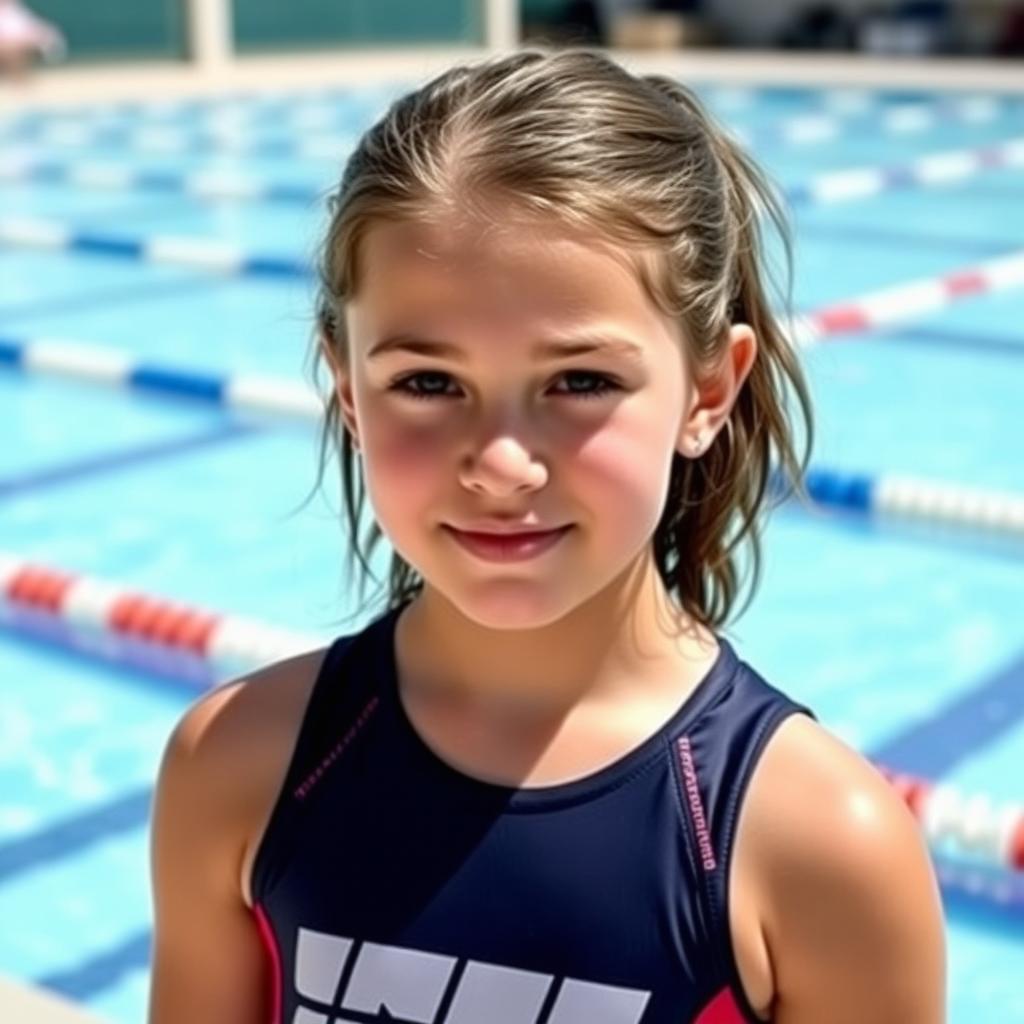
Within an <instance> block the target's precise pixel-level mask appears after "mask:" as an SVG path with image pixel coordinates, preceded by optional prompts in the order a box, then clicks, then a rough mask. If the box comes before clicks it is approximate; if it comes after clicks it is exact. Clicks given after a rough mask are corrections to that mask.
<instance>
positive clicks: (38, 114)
mask: <svg viewBox="0 0 1024 1024" xmlns="http://www.w3.org/2000/svg"><path fill="white" fill-rule="evenodd" d="M691 84H693V85H695V86H696V88H697V90H698V92H699V93H700V95H701V97H702V98H703V99H704V101H705V102H707V103H708V104H709V105H711V106H713V107H716V108H718V109H720V110H731V111H736V110H743V109H745V108H749V107H752V106H754V105H755V104H756V103H757V102H759V101H760V100H761V99H762V98H767V99H769V100H770V99H771V98H772V96H773V95H774V93H775V91H776V90H775V89H774V88H773V87H770V86H769V87H767V88H763V89H762V88H758V87H757V86H749V85H740V84H732V85H729V84H725V83H711V82H701V81H696V82H691ZM414 85H415V82H414V81H412V80H411V79H407V80H399V79H394V80H393V81H390V82H388V83H385V84H384V85H380V86H376V85H375V86H374V87H373V88H367V87H366V86H365V85H359V86H348V87H346V86H334V87H329V88H323V87H320V88H308V87H289V88H285V87H280V86H275V87H273V88H268V89H265V90H246V91H239V90H233V91H230V92H227V93H220V94H217V95H214V96H197V97H191V98H188V99H154V100H135V101H128V102H115V103H111V104H102V105H99V104H96V103H86V104H76V105H71V106H69V105H67V104H61V105H59V106H34V107H33V108H32V109H30V110H25V109H24V107H23V106H22V107H20V108H16V109H14V110H10V111H6V112H0V127H4V126H6V127H14V128H17V127H20V126H22V125H36V124H39V123H45V122H47V121H67V120H69V119H77V120H79V121H84V122H92V121H96V122H98V123H109V122H116V123H120V122H123V121H132V122H134V123H136V124H139V123H142V124H145V123H152V122H167V121H169V120H170V121H174V120H179V119H184V118H206V117H215V118H217V117H222V116H228V117H237V116H246V115H248V116H260V115H266V114H275V115H278V116H281V117H285V118H287V117H289V116H290V115H292V114H298V115H299V116H303V117H304V116H309V117H310V118H311V119H313V120H319V119H322V118H323V117H325V116H326V113H320V112H319V111H320V108H326V109H327V110H328V111H334V110H340V111H342V112H344V113H351V112H352V110H353V109H356V110H358V109H360V108H361V107H368V108H369V109H377V108H379V107H380V106H381V105H382V104H383V103H384V102H386V101H388V100H390V99H392V98H393V97H394V96H396V95H398V94H400V93H404V92H406V91H408V89H410V88H412V87H413V86H414ZM806 91H807V92H808V93H809V94H812V95H813V97H814V99H815V100H816V101H817V103H818V105H819V106H820V107H821V108H822V109H823V110H824V111H825V112H828V113H831V114H834V115H837V116H845V117H857V116H860V115H874V114H877V113H878V112H879V110H884V109H886V107H889V108H892V107H893V106H900V107H908V106H914V105H916V106H927V107H935V108H937V109H938V110H939V111H940V112H941V113H942V114H944V115H945V116H948V117H959V118H960V119H963V120H969V121H988V120H993V119H994V118H996V117H998V116H1001V114H1003V113H1004V112H1010V111H1013V110H1019V109H1020V106H1021V105H1020V101H1019V100H1018V99H1017V98H1016V95H1015V94H1013V93H1001V92H984V91H972V92H969V93H967V94H964V95H952V96H939V97H934V96H933V94H932V93H931V91H929V90H921V92H922V95H921V97H920V99H917V100H907V99H904V100H901V101H900V102H899V103H898V104H894V103H893V102H892V101H891V100H890V98H888V97H887V96H886V93H885V90H884V89H871V88H866V87H856V86H837V87H834V88H819V87H808V88H807V90H806ZM911 91H912V90H911ZM307 111H309V113H307Z"/></svg>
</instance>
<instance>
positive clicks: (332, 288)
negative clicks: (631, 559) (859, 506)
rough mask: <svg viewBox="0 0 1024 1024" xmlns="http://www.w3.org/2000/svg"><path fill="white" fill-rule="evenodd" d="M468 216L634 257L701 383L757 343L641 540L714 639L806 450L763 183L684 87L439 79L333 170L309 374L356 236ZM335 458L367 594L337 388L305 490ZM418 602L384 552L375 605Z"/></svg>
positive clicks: (343, 346) (595, 62)
mask: <svg viewBox="0 0 1024 1024" xmlns="http://www.w3.org/2000/svg"><path fill="white" fill-rule="evenodd" d="M477 199H479V200H481V201H490V202H491V208H492V209H494V208H496V205H497V206H500V204H501V203H505V204H507V205H508V208H509V209H516V210H519V211H525V212H527V213H537V214H540V215H542V216H544V217H545V218H547V219H548V220H551V219H552V218H558V219H559V220H560V221H561V222H562V223H564V224H566V225H567V226H572V227H575V228H583V229H585V230H589V231H591V232H597V233H599V234H600V235H601V236H602V237H604V238H607V239H608V240H610V241H613V242H615V243H618V244H622V245H625V246H629V247H636V248H637V249H638V250H639V249H646V250H650V249H651V248H652V247H653V249H654V251H656V252H657V253H658V254H659V258H658V259H657V260H656V261H655V262H656V265H657V266H656V269H653V270H651V271H650V272H644V271H643V270H642V269H641V270H640V274H641V277H642V279H643V283H644V285H645V286H646V288H647V289H648V291H649V293H650V295H651V297H652V299H653V300H654V301H655V302H656V303H657V305H658V306H659V307H660V308H661V309H662V310H664V311H665V312H666V313H667V314H669V315H671V316H673V317H677V318H678V319H679V321H680V323H681V325H682V327H683V329H684V337H686V338H687V339H688V346H687V347H688V349H689V351H688V352H686V353H685V355H686V358H687V361H688V363H689V365H690V367H691V369H692V372H694V373H695V374H697V375H698V378H699V377H700V376H701V375H702V374H707V373H709V372H710V371H711V369H712V368H713V367H715V366H717V365H719V364H720V362H721V360H722V359H723V358H724V356H725V348H726V344H727V339H728V332H729V327H730V325H731V324H732V323H734V322H743V323H747V324H750V325H751V327H752V328H753V330H754V331H755V333H756V335H757V339H758V354H757V358H756V359H755V361H754V365H753V368H752V369H751V371H750V374H749V376H748V377H747V379H746V381H745V382H744V385H743V387H742V388H741V390H740V392H739V394H738V396H737V399H736V402H735V404H734V406H733V409H732V412H731V415H730V422H729V424H727V427H728V429H726V430H721V431H719V432H718V434H717V435H716V437H715V440H714V441H713V443H712V445H711V447H710V448H709V449H708V450H707V451H706V452H705V453H704V454H703V455H702V456H701V457H700V458H697V459H689V458H685V457H683V456H681V455H680V454H679V453H678V452H676V453H674V455H673V463H672V468H671V476H670V482H669V490H668V496H667V499H666V503H665V507H664V509H663V511H662V515H661V518H660V520H659V522H658V525H657V528H656V530H655V533H654V536H653V553H654V556H655V560H656V563H657V568H658V572H659V574H660V576H661V578H662V580H663V581H664V584H665V586H666V589H667V590H668V591H669V593H670V594H671V595H672V596H673V597H674V598H675V600H676V601H677V603H678V604H679V605H680V606H681V607H682V608H683V609H684V610H685V611H686V612H687V613H688V614H689V615H690V616H692V617H694V618H696V619H697V620H699V621H700V622H702V623H704V624H705V625H707V626H711V627H718V626H721V625H723V624H724V623H725V622H726V621H727V619H728V618H729V616H730V614H731V612H732V609H733V604H734V602H735V600H736V596H737V591H738V589H739V585H740V581H741V572H740V566H739V560H738V555H739V550H738V549H739V546H740V544H741V543H742V542H744V541H746V542H747V543H748V544H749V545H750V550H751V553H752V570H751V585H750V593H749V596H748V599H747V602H746V603H745V604H744V606H743V609H741V611H742V610H745V608H746V607H747V605H748V604H749V602H750V600H751V599H752V598H753V595H754V592H755V591H756V589H757V585H758V582H759V579H760V574H761V543H760V533H761V523H760V520H761V516H762V513H764V512H765V511H766V510H767V508H769V507H770V502H771V497H772V495H773V494H774V495H775V496H776V497H777V498H778V500H782V499H783V498H785V497H788V496H789V495H791V494H792V493H793V491H794V490H796V491H798V492H799V494H800V496H801V497H802V498H806V493H805V491H804V488H803V474H804V472H805V471H806V468H807V462H808V459H809V457H810V450H811V444H812V435H813V420H812V410H811V401H810V395H809V391H808V388H807V384H806V382H805V380H804V377H803V373H802V370H801V368H800V365H799V362H798V360H797V358H796V354H795V351H794V349H793V346H792V344H791V342H790V341H789V339H788V338H787V336H786V333H785V331H784V329H783V327H782V322H781V321H780V319H779V314H777V313H776V312H773V310H772V308H771V307H770V305H769V302H768V294H767V292H768V286H769V284H771V285H774V286H775V291H776V294H777V297H779V298H780V299H781V302H782V310H783V313H785V314H788V311H789V309H790V304H791V302H790V288H791V284H790V282H791V272H792V241H791V235H790V231H789V226H788V223H787V219H786V216H785V212H784V210H783V208H782V206H781V204H780V202H779V200H778V198H777V196H776V194H775V192H774V191H773V188H772V187H771V185H770V183H769V181H768V179H767V178H766V177H765V175H764V173H763V172H762V171H761V170H760V169H759V168H758V167H757V165H756V164H755V163H754V162H753V161H752V160H751V158H750V157H749V156H748V155H747V154H746V153H745V152H744V151H743V150H742V149H741V148H740V147H739V146H738V145H737V144H736V142H734V141H733V140H732V139H731V138H730V137H729V136H728V135H727V134H725V132H724V131H723V130H722V129H721V128H720V127H719V126H718V125H717V124H716V123H715V122H714V120H713V119H712V118H711V117H710V116H709V115H708V113H707V112H706V111H705V110H704V108H703V107H702V106H701V104H700V102H699V101H698V100H697V98H696V96H695V95H694V93H693V92H692V91H691V90H690V89H688V88H686V87H685V86H683V85H681V84H679V83H677V82H675V81H673V80H672V79H669V78H666V77H663V76H660V75H642V76H637V75H633V74H631V73H629V72H628V71H626V70H625V69H624V68H623V67H621V66H620V65H618V64H616V63H615V62H614V61H612V60H611V59H609V58H608V57H606V56H604V55H603V54H601V53H598V52H591V51H587V50H568V51H564V50H563V51H558V52H552V53H544V52H540V51H535V50H531V51H519V52H516V53H514V54H511V55H508V56H502V57H499V58H496V59H491V60H488V61H485V62H482V63H478V64H474V65H462V66H457V67H453V68H451V69H450V70H448V71H446V72H445V73H444V74H442V75H440V76H438V77H437V78H434V79H433V80H432V81H430V82H428V83H427V84H426V85H424V86H422V87H421V88H419V89H416V90H415V91H413V92H411V93H409V94H407V95H405V96H404V97H402V98H400V99H399V100H397V101H396V102H395V103H394V104H393V105H392V106H391V107H390V109H389V110H388V111H387V112H386V113H385V114H384V116H383V117H382V118H381V119H380V120H379V121H378V122H377V123H376V124H374V125H373V126H372V127H371V128H370V129H369V130H368V131H367V132H366V133H365V134H364V135H363V136H362V138H361V139H360V141H359V143H358V145H357V146H356V149H355V151H354V152H353V153H352V155H351V156H350V157H349V159H348V162H347V164H346V165H345V169H344V173H343V175H342V178H341V182H340V185H339V187H338V190H337V192H336V193H335V194H334V195H333V196H332V197H331V198H330V200H329V203H330V214H331V224H330V228H329V230H328V233H327V236H326V239H325V244H324V247H323V253H322V258H321V262H320V277H321V286H320V293H319V298H318V307H317V319H318V337H317V338H316V339H315V342H314V346H315V351H314V355H313V359H314V370H316V369H319V368H320V360H322V359H324V358H328V357H329V359H330V361H334V362H335V363H336V364H337V365H338V366H341V367H347V365H348V360H349V342H348V338H347V337H346V333H345V317H344V309H345V303H346V302H347V301H348V300H349V299H350V298H352V297H353V296H354V295H355V293H356V289H357V287H358V284H359V277H360V259H359V257H360V243H361V241H362V239H363V237H364V236H365V234H366V231H367V229H368V228H369V227H370V226H371V225H373V224H374V223H376V222H380V221H384V220H388V221H403V220H415V219H420V218H423V217H425V216H432V215H437V213H438V212H439V211H443V210H445V209H452V210H454V209H456V208H459V209H465V208H466V206H467V204H471V203H473V202H474V201H475V200H477ZM494 200H497V201H498V203H497V204H495V203H494V202H493V201H494ZM765 220H767V222H768V224H769V226H774V228H775V229H776V231H777V233H778V237H779V239H780V241H781V243H782V245H781V253H782V256H783V257H784V262H783V287H781V288H780V287H779V286H778V282H777V280H776V278H775V276H774V275H771V274H769V273H768V271H767V267H766V264H767V254H766V252H765V250H764V242H763V237H762V226H763V222H764V221H765ZM641 266H642V264H641ZM325 348H328V349H329V352H326V351H325ZM787 385H788V387H789V389H791V390H792V393H793V394H794V395H795V396H796V399H797V404H798V406H799V411H800V413H801V414H802V417H803V422H804V425H805V435H804V437H805V442H804V450H803V457H802V458H800V457H798V455H797V451H796V441H795V437H794V428H793V424H791V423H790V419H789V416H788V413H787ZM332 443H334V444H336V445H337V446H338V457H339V461H340V464H341V471H342V493H343V500H344V504H345V509H346V512H347V518H348V529H349V537H350V550H349V558H350V567H352V566H353V564H354V560H355V559H358V561H359V563H360V566H361V575H360V581H361V585H360V590H361V591H362V588H363V586H364V585H365V579H366V575H367V574H370V575H372V571H371V569H370V566H369V565H368V564H367V561H366V557H368V556H370V555H371V554H372V552H373V549H374V547H375V546H376V545H377V543H378V542H379V541H380V540H381V539H382V537H383V533H382V532H381V530H380V527H379V526H378V525H377V523H376V522H372V523H371V524H370V530H369V535H368V537H367V547H366V555H365V557H364V553H363V551H362V548H361V545H360V537H359V523H360V516H361V512H362V507H363V501H364V499H365V496H366V488H365V481H363V479H362V476H361V471H360V469H359V456H358V454H357V452H356V450H355V448H354V446H353V444H352V438H351V436H350V435H349V432H348V431H347V429H346V428H345V425H344V421H343V418H342V416H341V410H340V403H339V400H338V396H337V394H336V393H335V392H334V391H333V390H332V393H331V396H330V398H329V400H328V404H327V410H326V415H325V418H324V422H323V430H322V434H321V437H320V449H319V455H320V458H319V473H318V478H317V485H319V484H321V483H322V481H323V475H324V468H325V462H326V458H327V454H328V448H329V446H330V445H331V444H332ZM773 457H774V459H775V460H776V462H777V468H776V469H775V470H773V466H772V460H773ZM775 472H777V474H778V476H777V477H775V478H773V473H775ZM779 481H781V482H782V485H781V486H779ZM422 586H423V580H422V577H421V576H420V575H419V573H417V571H416V570H415V569H414V568H413V567H412V566H410V565H409V564H408V563H407V562H406V561H405V560H404V559H403V558H402V557H401V556H400V555H399V554H398V553H397V552H394V553H393V557H392V561H391V572H390V579H389V587H388V607H389V608H393V607H395V606H397V605H398V604H401V603H403V602H404V601H405V600H406V599H408V598H410V597H411V596H413V595H415V594H416V593H418V592H419V591H420V590H421V589H422Z"/></svg>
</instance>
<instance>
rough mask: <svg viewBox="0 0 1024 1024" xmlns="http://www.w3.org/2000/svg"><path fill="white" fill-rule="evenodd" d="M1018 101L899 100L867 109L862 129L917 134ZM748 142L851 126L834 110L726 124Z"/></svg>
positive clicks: (996, 112) (803, 142)
mask: <svg viewBox="0 0 1024 1024" xmlns="http://www.w3.org/2000/svg"><path fill="white" fill-rule="evenodd" d="M1020 110H1021V106H1020V104H1019V103H1002V104H1001V103H998V102H996V101H994V100H993V98H991V97H977V98H974V99H964V100H961V101H959V102H956V101H954V102H938V103H927V102H925V103H902V104H898V105H894V106H891V107H888V108H885V107H883V108H882V109H876V110H873V111H871V112H870V114H869V117H870V124H869V125H868V126H866V127H865V130H870V131H872V132H875V133H876V134H880V135H918V134H923V133H925V132H930V131H934V130H935V129H937V128H941V127H942V126H943V125H946V124H949V123H951V122H952V123H959V124H987V123H990V122H992V121H995V120H997V119H998V118H999V117H1001V116H1003V114H1004V113H1006V112H1010V111H1012V112H1014V113H1017V112H1019V111H1020ZM727 127H728V129H729V131H730V132H732V133H733V134H734V135H735V136H736V137H737V138H738V139H739V140H740V141H741V142H743V143H744V144H746V145H748V146H756V145H758V144H762V143H768V144H773V143H774V144H781V145H787V146H809V145H813V144H814V143H817V142H829V141H832V140H834V139H838V138H840V137H841V136H842V135H843V134H844V133H845V132H847V131H849V129H850V121H849V118H848V117H843V116H839V115H837V114H836V113H814V114H801V115H797V116H795V117H788V118H784V119H783V120H781V121H779V122H777V123H775V124H767V125H764V126H758V127H756V128H744V127H742V126H735V127H733V126H727Z"/></svg>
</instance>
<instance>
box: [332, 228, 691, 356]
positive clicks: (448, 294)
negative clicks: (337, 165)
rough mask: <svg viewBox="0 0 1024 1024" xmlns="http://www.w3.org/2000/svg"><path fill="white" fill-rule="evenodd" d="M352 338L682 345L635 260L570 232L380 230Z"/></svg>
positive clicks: (352, 314) (353, 308)
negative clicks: (592, 337) (612, 338)
mask: <svg viewBox="0 0 1024 1024" xmlns="http://www.w3.org/2000/svg"><path fill="white" fill-rule="evenodd" d="M363 244H364V250H363V257H362V259H361V263H362V270H361V275H360V276H361V280H360V283H359V285H358V287H357V288H356V292H355V295H354V296H352V298H351V299H350V301H349V302H348V303H347V304H346V317H347V320H348V324H349V330H350V333H351V334H352V335H353V336H354V337H356V338H359V339H361V340H360V342H359V343H360V344H366V345H367V346H368V347H372V346H373V345H374V344H375V343H376V342H377V341H379V340H380V339H381V338H383V337H386V336H389V335H392V334H406V333H409V332H413V333H417V334H418V335H419V336H422V332H426V333H427V334H428V335H430V336H432V337H446V338H447V337H454V336H458V335H461V336H467V337H469V336H473V337H475V336H485V335H486V336H487V337H489V338H493V337H496V336H498V335H503V334H504V333H508V334H509V336H511V337H526V336H531V337H533V336H536V337H543V336H551V337H556V336H562V335H565V336H568V335H576V334H578V333H579V332H583V333H586V332H588V331H590V332H592V333H593V332H596V333H605V334H612V335H616V336H621V337H627V338H632V339H634V340H636V341H637V342H638V343H640V344H641V345H643V346H646V345H647V344H649V343H651V342H655V341H658V342H660V341H664V342H665V343H667V344H668V343H671V344H673V345H675V344H677V341H675V339H676V335H677V331H678V325H677V324H676V323H675V322H674V321H672V322H669V320H668V319H667V318H666V317H665V316H664V314H662V313H661V311H660V310H659V309H658V308H657V307H656V306H655V304H654V302H653V301H652V299H651V297H650V295H649V294H648V292H647V290H646V288H645V287H644V285H643V283H642V281H641V278H640V274H639V272H638V270H637V267H636V265H635V263H634V262H633V260H632V256H634V255H635V254H630V253H627V252H625V251H624V250H616V249H614V248H609V246H608V245H607V244H604V243H602V241H601V240H600V239H589V238H587V237H586V236H585V235H582V234H580V233H578V232H572V231H569V230H566V229H564V228H562V227H561V226H559V225H557V224H555V225H548V226H545V225H543V224H539V223H538V224H535V225H529V226H526V227H524V228H522V229H520V227H519V225H497V226H496V225H493V224H482V223H476V224H463V225H450V224H443V223H442V224H437V223H417V222H409V221H406V222H398V221H385V222H379V223H377V224H375V225H374V226H373V228H372V229H371V230H370V231H368V232H367V234H366V235H365V236H364V239H363Z"/></svg>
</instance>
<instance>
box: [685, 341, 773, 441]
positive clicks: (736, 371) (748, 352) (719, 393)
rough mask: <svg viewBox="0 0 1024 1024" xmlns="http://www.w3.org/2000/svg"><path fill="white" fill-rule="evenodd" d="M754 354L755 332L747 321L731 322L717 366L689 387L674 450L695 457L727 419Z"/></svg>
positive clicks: (755, 349) (751, 363)
mask: <svg viewBox="0 0 1024 1024" xmlns="http://www.w3.org/2000/svg"><path fill="white" fill-rule="evenodd" d="M756 357H757V335H756V334H754V329H753V328H752V327H751V326H750V324H733V325H732V326H731V327H730V328H729V337H728V339H727V341H726V345H725V349H724V351H723V352H722V359H721V362H720V363H719V365H718V368H717V369H716V370H714V371H713V372H712V373H711V375H710V376H708V377H705V379H704V380H702V381H700V382H698V381H693V382H692V384H691V387H692V388H693V390H694V391H695V392H696V395H695V399H694V403H693V406H692V408H691V409H690V413H689V415H688V416H687V417H686V419H685V420H684V421H683V424H682V426H681V427H680V429H679V437H678V438H677V441H676V450H677V451H678V452H679V454H680V455H685V456H687V457H688V458H696V457H698V456H700V455H703V454H704V452H705V451H707V448H708V446H709V445H710V444H711V441H712V440H713V439H714V437H715V435H716V434H717V433H718V431H719V430H720V429H721V428H722V425H723V424H724V423H725V421H726V420H727V419H728V418H729V414H730V413H731V412H732V407H733V405H734V404H735V402H736V398H737V396H738V395H739V393H740V388H742V387H743V382H744V381H745V380H746V379H747V374H749V373H750V370H751V368H752V367H753V365H754V360H755V358H756Z"/></svg>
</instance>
